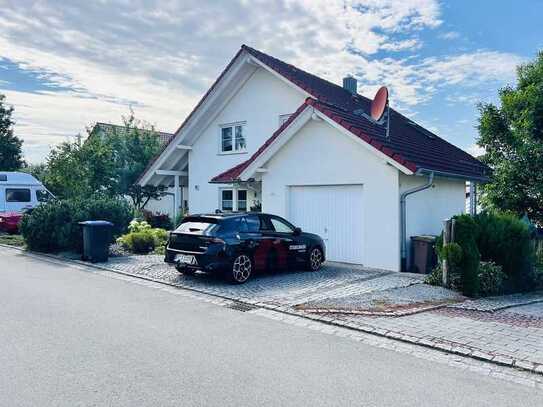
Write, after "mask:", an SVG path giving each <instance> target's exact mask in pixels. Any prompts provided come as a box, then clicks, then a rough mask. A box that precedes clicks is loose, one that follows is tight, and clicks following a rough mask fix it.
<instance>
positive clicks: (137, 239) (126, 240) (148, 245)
mask: <svg viewBox="0 0 543 407" xmlns="http://www.w3.org/2000/svg"><path fill="white" fill-rule="evenodd" d="M120 239H122V240H121V242H122V245H123V246H124V247H126V248H127V249H128V250H129V251H131V252H132V253H136V254H148V253H150V252H152V251H153V250H154V249H155V237H154V235H153V233H151V232H150V231H141V232H131V233H128V234H127V235H124V236H122V237H121V238H120Z"/></svg>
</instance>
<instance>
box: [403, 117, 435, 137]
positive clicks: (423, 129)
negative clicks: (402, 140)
mask: <svg viewBox="0 0 543 407" xmlns="http://www.w3.org/2000/svg"><path fill="white" fill-rule="evenodd" d="M407 123H408V124H409V125H410V126H412V127H414V128H415V129H417V130H418V131H419V132H421V133H422V134H424V135H425V136H426V137H428V138H429V139H432V140H433V139H435V138H436V135H435V134H434V133H432V132H431V131H429V130H426V129H425V128H424V127H422V126H420V125H418V124H417V123H415V122H414V121H411V120H410V121H408V122H407Z"/></svg>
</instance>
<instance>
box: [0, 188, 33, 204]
mask: <svg viewBox="0 0 543 407" xmlns="http://www.w3.org/2000/svg"><path fill="white" fill-rule="evenodd" d="M6 202H30V189H27V188H9V189H6Z"/></svg>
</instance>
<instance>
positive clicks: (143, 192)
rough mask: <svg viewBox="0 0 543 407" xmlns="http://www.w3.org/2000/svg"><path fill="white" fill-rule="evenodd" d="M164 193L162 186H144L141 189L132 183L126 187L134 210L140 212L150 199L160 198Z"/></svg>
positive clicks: (164, 188)
mask: <svg viewBox="0 0 543 407" xmlns="http://www.w3.org/2000/svg"><path fill="white" fill-rule="evenodd" d="M165 192H166V187H165V186H163V185H159V186H154V185H146V186H144V187H142V186H141V185H139V184H136V183H134V184H133V185H131V186H130V187H128V190H127V195H128V196H129V197H130V199H131V200H132V204H133V205H134V208H135V209H136V210H140V209H144V208H145V205H147V204H148V203H149V201H150V200H151V199H160V198H162V197H163V196H164V194H165Z"/></svg>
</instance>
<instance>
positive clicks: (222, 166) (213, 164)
mask: <svg viewBox="0 0 543 407" xmlns="http://www.w3.org/2000/svg"><path fill="white" fill-rule="evenodd" d="M303 101H304V96H303V95H302V94H301V93H300V92H298V91H297V90H295V89H293V88H292V87H290V86H288V85H287V84H285V83H284V82H283V81H281V80H280V79H278V78H276V77H275V76H273V75H272V74H271V73H269V72H267V71H265V70H264V69H262V68H261V69H258V70H257V71H256V72H255V73H254V74H253V76H252V77H251V78H250V79H249V80H248V81H247V82H246V83H245V84H244V86H243V87H242V88H241V89H240V90H239V91H238V93H237V94H236V95H235V96H233V97H232V99H231V100H230V102H229V103H228V104H227V106H226V107H225V108H224V109H223V111H221V112H220V114H219V115H218V117H217V118H216V119H215V120H214V121H213V122H212V123H211V124H210V125H209V126H208V127H207V128H206V129H205V130H204V131H203V132H202V134H201V135H200V137H199V138H198V140H196V142H195V143H194V144H193V145H192V150H191V151H190V153H189V211H190V212H191V213H202V212H213V211H215V209H217V208H218V204H219V188H221V187H225V185H216V184H210V183H209V181H210V180H211V178H213V177H214V176H216V175H218V174H219V173H221V172H223V171H226V170H227V169H229V168H231V167H233V166H235V165H237V164H239V163H241V162H243V161H245V160H247V159H248V158H249V157H250V156H251V155H252V154H253V153H254V152H255V151H256V150H257V149H258V148H259V147H260V146H261V145H262V144H263V143H264V142H265V141H266V140H267V139H268V138H269V137H270V136H271V135H272V134H273V132H274V131H275V130H277V128H278V127H279V115H283V114H290V113H294V112H295V111H296V109H297V108H298V107H299V106H300V105H301V104H302V103H303ZM242 121H245V122H246V126H245V137H246V142H247V152H246V153H243V154H228V155H221V154H219V140H220V138H219V137H220V125H222V124H227V123H234V122H242ZM253 199H254V198H250V201H249V202H248V206H251V204H252V200H253ZM257 199H260V197H257Z"/></svg>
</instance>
